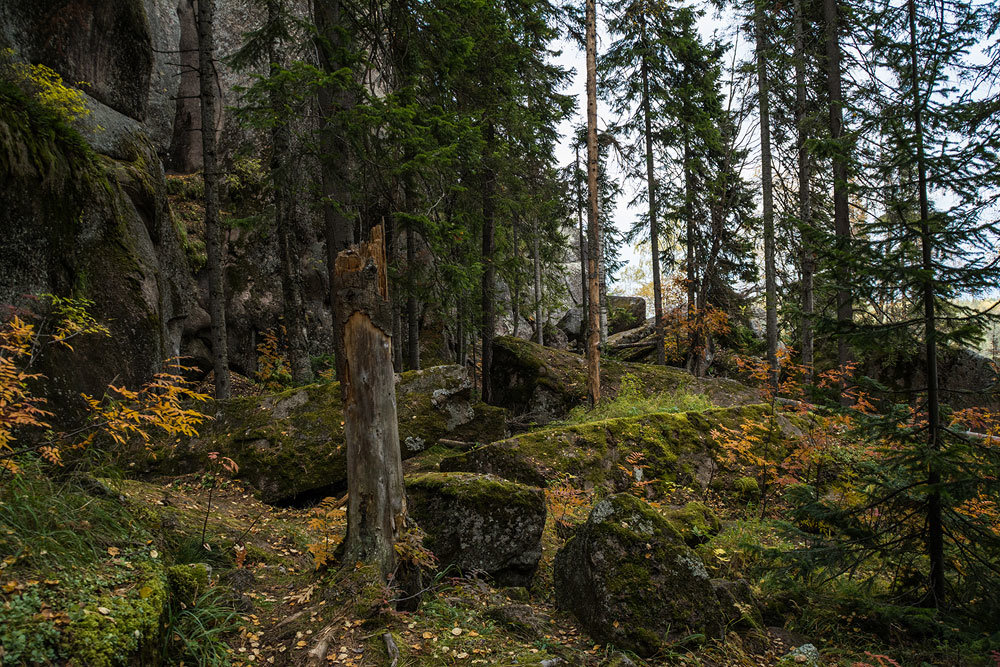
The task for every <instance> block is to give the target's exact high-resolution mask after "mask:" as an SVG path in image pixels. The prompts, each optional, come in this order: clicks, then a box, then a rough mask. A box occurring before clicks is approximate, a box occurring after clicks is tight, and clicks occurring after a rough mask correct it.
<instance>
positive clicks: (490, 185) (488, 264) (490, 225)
mask: <svg viewBox="0 0 1000 667" xmlns="http://www.w3.org/2000/svg"><path fill="white" fill-rule="evenodd" d="M483 139H484V140H485V143H486V155H485V156H484V158H485V159H484V165H485V166H484V170H483V183H482V186H483V193H482V194H483V201H482V206H483V248H482V253H483V254H482V259H483V282H482V308H483V331H482V338H483V354H482V360H483V361H482V373H483V401H485V402H486V403H489V402H490V401H491V400H493V384H492V382H491V379H490V376H491V373H490V369H491V366H492V365H493V335H494V333H495V332H496V295H495V294H494V292H495V283H496V264H494V263H493V253H494V240H495V239H494V226H495V223H496V202H495V201H494V199H495V197H496V174H495V173H494V171H493V148H494V147H493V143H494V141H496V131H495V130H494V128H493V125H491V124H489V123H487V125H486V128H485V129H484V132H483Z"/></svg>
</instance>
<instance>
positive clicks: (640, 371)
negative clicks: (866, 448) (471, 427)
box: [491, 336, 759, 424]
mask: <svg viewBox="0 0 1000 667" xmlns="http://www.w3.org/2000/svg"><path fill="white" fill-rule="evenodd" d="M491 372H492V381H493V389H494V396H495V403H496V404H497V405H500V406H502V407H505V408H507V409H509V410H510V411H511V412H512V413H513V414H514V415H522V416H523V420H528V419H532V420H534V421H536V422H538V423H540V424H545V423H547V422H549V421H551V420H552V419H555V418H558V417H560V416H562V415H564V414H566V413H567V412H569V410H570V409H572V408H574V407H576V406H577V405H580V404H582V403H583V402H584V401H586V399H587V362H586V360H585V359H584V358H583V357H582V356H581V355H578V354H574V353H572V352H565V351H562V350H553V349H550V348H547V347H542V346H541V345H538V344H537V343H531V342H528V341H525V340H521V339H519V338H512V337H509V336H502V337H499V338H496V339H494V341H493V365H492V367H491ZM629 373H631V374H633V375H635V376H637V377H638V378H639V379H641V380H642V382H643V385H644V387H645V390H646V391H648V392H651V393H659V392H663V391H672V390H675V389H678V388H681V387H683V388H685V389H688V390H689V391H692V392H695V393H702V394H705V395H706V396H708V398H709V399H710V400H711V401H712V402H713V403H715V404H717V405H735V404H737V403H752V402H754V400H755V399H756V397H757V396H759V393H758V392H757V391H755V390H752V389H749V388H747V387H746V386H744V385H742V384H740V383H738V382H734V381H731V380H723V379H715V378H695V377H694V376H692V375H691V374H690V373H688V372H687V371H684V370H681V369H679V368H671V367H668V366H653V365H648V364H630V363H624V362H620V361H615V360H613V359H602V360H601V393H602V396H605V397H610V398H613V397H614V396H615V395H616V394H617V392H618V388H619V386H620V385H621V381H622V378H623V377H624V376H625V375H626V374H629Z"/></svg>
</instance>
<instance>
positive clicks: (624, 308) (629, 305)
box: [608, 295, 646, 335]
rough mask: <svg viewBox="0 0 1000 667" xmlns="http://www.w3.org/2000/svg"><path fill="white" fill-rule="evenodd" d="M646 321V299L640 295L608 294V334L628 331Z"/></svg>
mask: <svg viewBox="0 0 1000 667" xmlns="http://www.w3.org/2000/svg"><path fill="white" fill-rule="evenodd" d="M645 321H646V300H645V299H643V298H642V297H641V296H614V295H608V335H613V334H616V333H619V332H621V331H628V330H629V329H634V328H635V327H637V326H640V325H641V324H642V323H643V322H645Z"/></svg>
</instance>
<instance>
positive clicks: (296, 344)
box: [267, 0, 312, 382]
mask: <svg viewBox="0 0 1000 667" xmlns="http://www.w3.org/2000/svg"><path fill="white" fill-rule="evenodd" d="M278 11H279V7H278V1H277V0H268V3H267V13H268V20H269V21H272V22H273V21H276V20H278V18H277V14H278ZM268 52H269V53H268V55H269V58H268V60H269V61H270V63H271V76H272V77H276V76H277V74H278V73H279V66H278V62H279V59H280V55H279V54H278V53H277V48H276V44H275V43H274V41H273V40H272V42H271V43H270V45H269V47H268ZM269 96H270V103H271V114H272V117H273V119H274V126H273V127H272V128H271V182H272V186H273V189H274V226H275V229H276V230H277V235H278V252H279V254H280V258H279V260H280V261H279V266H280V271H281V296H282V311H283V316H284V320H285V336H286V339H287V344H288V360H289V364H290V365H291V373H292V379H293V380H294V381H295V382H308V381H309V380H311V379H312V366H311V364H310V361H309V346H308V343H307V340H306V328H305V324H304V322H303V319H304V316H303V304H302V277H301V274H300V272H299V262H298V258H299V256H300V248H299V243H298V235H297V234H296V228H295V203H294V199H293V198H292V178H291V167H290V161H291V159H292V151H291V129H290V128H289V126H288V122H289V120H290V114H289V110H288V100H287V99H286V97H285V96H284V95H283V94H282V90H281V89H280V88H278V87H272V88H271V89H270V92H269Z"/></svg>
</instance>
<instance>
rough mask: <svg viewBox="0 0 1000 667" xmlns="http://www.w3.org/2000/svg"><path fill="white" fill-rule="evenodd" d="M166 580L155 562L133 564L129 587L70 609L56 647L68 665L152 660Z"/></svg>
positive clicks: (110, 666)
mask: <svg viewBox="0 0 1000 667" xmlns="http://www.w3.org/2000/svg"><path fill="white" fill-rule="evenodd" d="M166 603H167V581H166V575H165V573H164V571H163V569H162V568H161V567H160V566H159V565H152V564H143V565H140V566H138V567H137V568H136V578H135V581H134V582H133V584H132V585H131V586H125V587H122V588H121V589H119V590H118V591H115V592H114V593H108V594H106V595H104V596H102V597H100V598H99V599H97V600H95V601H93V602H92V603H90V604H87V605H86V606H84V607H83V608H81V609H77V610H74V611H73V612H71V613H70V619H71V621H70V623H69V624H68V625H67V627H66V629H65V630H64V631H63V634H62V641H61V647H60V648H61V651H62V653H63V655H66V656H69V657H70V662H71V664H75V665H87V666H88V667H91V666H92V667H115V666H117V665H128V664H142V665H147V664H154V663H155V661H156V658H157V656H158V652H157V649H158V645H157V641H156V640H157V639H158V638H159V631H160V618H161V616H162V615H163V610H164V607H165V605H166Z"/></svg>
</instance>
